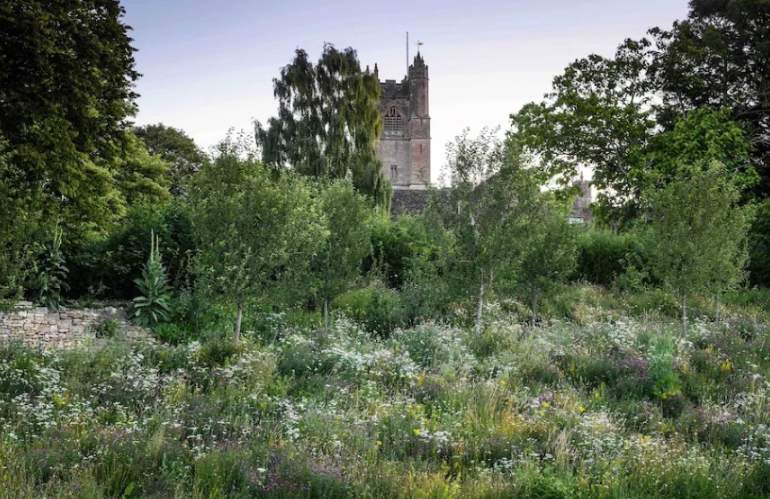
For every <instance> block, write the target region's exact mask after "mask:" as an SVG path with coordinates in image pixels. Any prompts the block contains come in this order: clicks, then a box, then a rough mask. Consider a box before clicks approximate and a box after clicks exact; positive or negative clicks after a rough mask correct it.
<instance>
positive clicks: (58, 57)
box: [0, 0, 139, 235]
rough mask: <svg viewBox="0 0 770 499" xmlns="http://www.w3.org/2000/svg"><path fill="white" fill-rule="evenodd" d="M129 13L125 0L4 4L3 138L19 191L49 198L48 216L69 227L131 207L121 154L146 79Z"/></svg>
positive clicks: (0, 59)
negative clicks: (122, 185)
mask: <svg viewBox="0 0 770 499" xmlns="http://www.w3.org/2000/svg"><path fill="white" fill-rule="evenodd" d="M123 13H124V10H123V7H121V5H120V3H119V2H118V0H64V1H57V2H49V1H43V0H8V1H4V2H2V3H0V132H2V134H3V135H4V136H5V138H6V139H7V141H8V144H9V147H10V149H11V150H12V151H13V154H12V156H11V158H10V161H11V162H12V163H13V164H14V165H15V168H16V169H17V170H18V171H22V172H23V175H21V176H19V177H17V178H14V179H12V180H11V181H13V183H14V185H13V191H14V192H15V193H17V194H19V195H25V194H23V193H29V192H41V194H43V200H44V203H43V204H42V205H41V206H40V208H41V210H42V211H43V213H44V216H46V217H61V219H62V223H63V225H64V227H65V228H68V229H72V228H80V227H82V226H85V227H88V228H91V227H96V228H100V227H103V226H104V224H105V223H108V222H109V221H110V220H113V219H114V216H115V214H119V213H121V211H122V205H123V201H122V199H121V196H120V195H119V193H118V192H116V186H115V183H114V176H115V174H116V170H117V169H118V168H119V167H120V162H119V161H116V158H119V157H120V156H121V155H122V154H123V152H124V149H125V147H126V141H127V140H128V139H127V138H126V135H125V128H126V120H127V118H128V117H129V116H130V115H131V114H132V113H133V112H134V102H133V101H134V98H135V94H134V92H133V90H132V88H133V82H134V81H135V80H136V79H137V77H138V76H139V75H138V73H137V72H136V70H135V67H134V55H133V53H134V49H133V48H132V46H131V38H130V37H129V35H128V31H129V29H130V28H129V27H128V26H126V25H125V24H124V23H123V20H122V16H123ZM6 181H9V180H8V179H6ZM67 233H68V232H65V235H66V234H67Z"/></svg>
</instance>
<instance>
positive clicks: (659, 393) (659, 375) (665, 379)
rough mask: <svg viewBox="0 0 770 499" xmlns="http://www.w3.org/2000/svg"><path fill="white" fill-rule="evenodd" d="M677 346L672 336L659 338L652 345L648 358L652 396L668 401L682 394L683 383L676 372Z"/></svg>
mask: <svg viewBox="0 0 770 499" xmlns="http://www.w3.org/2000/svg"><path fill="white" fill-rule="evenodd" d="M675 351H676V345H674V340H673V339H672V338H671V337H670V336H659V337H657V338H655V340H654V341H653V343H652V345H651V349H650V353H649V356H648V361H649V373H650V378H651V380H652V383H653V387H652V394H653V395H654V396H655V397H657V398H659V399H661V400H666V399H669V398H671V397H675V396H677V395H679V394H680V393H681V381H680V379H679V376H678V375H677V373H676V371H675V370H674V354H675Z"/></svg>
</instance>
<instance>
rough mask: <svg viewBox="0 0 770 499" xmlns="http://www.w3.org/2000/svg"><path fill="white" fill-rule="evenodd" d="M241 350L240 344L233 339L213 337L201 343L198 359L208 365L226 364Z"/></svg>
mask: <svg viewBox="0 0 770 499" xmlns="http://www.w3.org/2000/svg"><path fill="white" fill-rule="evenodd" d="M240 351H241V348H240V346H239V345H238V344H237V343H235V342H234V341H233V340H232V339H229V338H212V339H210V340H208V341H206V342H205V343H204V344H203V345H201V348H200V350H199V351H198V361H199V362H200V363H201V364H203V365H204V366H207V367H217V366H224V365H225V364H227V361H228V360H230V359H231V358H232V357H234V356H235V355H236V354H238V353H239V352H240Z"/></svg>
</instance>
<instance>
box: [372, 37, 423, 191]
mask: <svg viewBox="0 0 770 499" xmlns="http://www.w3.org/2000/svg"><path fill="white" fill-rule="evenodd" d="M374 73H375V76H378V77H379V73H378V68H377V65H375V66H374ZM380 86H381V87H382V98H381V100H380V112H381V113H382V123H383V131H382V137H381V138H380V142H379V144H378V146H377V156H378V157H379V158H380V161H381V162H382V169H383V174H384V175H385V177H387V178H388V179H389V180H390V183H391V185H393V188H394V189H397V190H399V189H401V190H403V189H425V188H427V187H428V186H429V185H430V112H429V108H428V101H429V91H428V88H429V87H428V66H426V65H425V61H424V60H423V58H422V56H421V55H420V53H419V52H417V56H415V58H414V62H413V63H412V65H411V66H409V72H408V74H407V75H406V76H405V77H404V79H403V80H401V82H400V83H399V82H396V80H385V81H380Z"/></svg>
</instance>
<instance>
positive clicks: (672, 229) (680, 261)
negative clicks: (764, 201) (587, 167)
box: [640, 163, 750, 326]
mask: <svg viewBox="0 0 770 499" xmlns="http://www.w3.org/2000/svg"><path fill="white" fill-rule="evenodd" d="M739 197H740V194H739V192H738V190H737V189H736V188H735V186H734V185H733V184H732V183H731V181H730V179H729V178H728V177H727V175H726V173H725V170H724V167H722V166H721V165H719V164H718V163H714V164H712V165H711V167H710V168H708V169H705V170H704V169H698V168H695V169H693V171H692V173H691V174H690V175H688V176H682V177H680V178H679V179H677V180H675V181H673V182H671V183H669V184H668V185H667V186H666V187H663V188H662V189H656V190H652V191H648V192H647V195H646V204H647V206H648V212H647V216H646V217H645V219H644V222H643V224H642V227H641V229H640V230H641V233H642V238H643V245H644V247H645V250H644V251H645V253H646V254H647V255H648V256H649V261H650V265H651V267H650V269H649V271H650V272H651V275H652V276H653V278H654V279H656V280H658V281H659V282H660V283H662V284H663V285H664V286H665V287H666V288H668V289H670V290H671V291H672V292H674V293H675V294H676V296H677V297H678V298H679V300H680V303H681V305H682V314H683V315H682V319H683V323H684V324H685V326H686V319H687V315H686V303H687V297H688V296H689V295H692V294H695V293H699V292H710V293H715V294H720V293H722V292H723V291H725V290H726V289H729V288H732V287H734V286H736V285H737V284H739V283H740V282H741V281H742V280H743V278H744V267H745V264H746V259H747V248H746V237H747V231H748V224H749V222H750V218H749V211H748V209H747V208H744V207H741V206H739V205H738V204H737V203H738V200H739Z"/></svg>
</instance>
